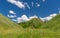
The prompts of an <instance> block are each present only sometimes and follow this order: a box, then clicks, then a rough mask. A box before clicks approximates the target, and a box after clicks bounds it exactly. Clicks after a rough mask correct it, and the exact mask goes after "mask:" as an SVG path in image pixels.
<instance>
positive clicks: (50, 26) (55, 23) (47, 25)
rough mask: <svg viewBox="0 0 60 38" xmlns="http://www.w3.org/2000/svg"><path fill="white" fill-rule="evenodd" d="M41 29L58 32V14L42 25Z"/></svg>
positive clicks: (59, 24) (59, 21) (59, 26)
mask: <svg viewBox="0 0 60 38" xmlns="http://www.w3.org/2000/svg"><path fill="white" fill-rule="evenodd" d="M42 28H47V29H51V30H60V14H58V15H57V16H56V17H54V18H53V19H51V20H50V21H48V22H46V23H45V24H44V25H42Z"/></svg>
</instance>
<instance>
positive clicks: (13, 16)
mask: <svg viewBox="0 0 60 38" xmlns="http://www.w3.org/2000/svg"><path fill="white" fill-rule="evenodd" d="M7 16H8V17H9V18H15V17H17V16H16V15H7Z"/></svg>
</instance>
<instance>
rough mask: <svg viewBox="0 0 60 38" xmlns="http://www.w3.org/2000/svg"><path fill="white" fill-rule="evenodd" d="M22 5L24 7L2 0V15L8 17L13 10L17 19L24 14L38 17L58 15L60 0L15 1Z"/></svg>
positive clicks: (0, 1)
mask: <svg viewBox="0 0 60 38" xmlns="http://www.w3.org/2000/svg"><path fill="white" fill-rule="evenodd" d="M15 1H19V2H20V3H22V4H23V5H24V6H20V7H19V5H16V4H14V3H11V2H13V1H10V0H0V13H2V14H3V15H5V16H7V15H8V14H9V11H10V10H12V11H14V12H15V13H16V15H17V17H19V16H22V15H23V14H25V15H27V16H28V17H29V16H33V15H36V16H38V17H46V16H48V15H50V14H53V13H58V12H59V10H58V8H60V0H15Z"/></svg>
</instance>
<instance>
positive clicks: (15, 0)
mask: <svg viewBox="0 0 60 38" xmlns="http://www.w3.org/2000/svg"><path fill="white" fill-rule="evenodd" d="M7 1H8V2H10V3H11V4H14V5H16V6H18V7H19V8H25V5H24V4H23V2H21V1H19V0H7Z"/></svg>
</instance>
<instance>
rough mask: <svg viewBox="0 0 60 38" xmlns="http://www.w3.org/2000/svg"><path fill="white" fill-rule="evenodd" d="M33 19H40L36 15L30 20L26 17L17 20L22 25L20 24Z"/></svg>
mask: <svg viewBox="0 0 60 38" xmlns="http://www.w3.org/2000/svg"><path fill="white" fill-rule="evenodd" d="M33 18H38V17H37V16H36V15H34V16H31V17H29V18H28V17H27V16H26V15H22V16H21V17H18V18H17V22H18V23H20V22H26V21H29V20H31V19H33Z"/></svg>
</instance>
